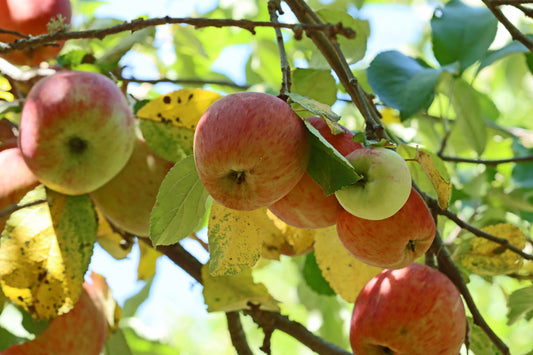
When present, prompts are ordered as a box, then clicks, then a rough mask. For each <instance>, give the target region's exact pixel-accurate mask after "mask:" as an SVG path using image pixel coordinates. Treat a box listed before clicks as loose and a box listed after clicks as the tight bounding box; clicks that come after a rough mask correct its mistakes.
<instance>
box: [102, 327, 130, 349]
mask: <svg viewBox="0 0 533 355" xmlns="http://www.w3.org/2000/svg"><path fill="white" fill-rule="evenodd" d="M115 354H120V355H133V352H132V351H131V349H130V346H129V345H128V341H127V340H126V336H125V335H124V332H123V331H122V329H117V330H115V331H114V332H112V334H111V336H109V337H107V339H106V341H105V344H104V352H103V355H115Z"/></svg>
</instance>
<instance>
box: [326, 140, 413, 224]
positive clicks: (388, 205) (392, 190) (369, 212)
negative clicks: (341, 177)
mask: <svg viewBox="0 0 533 355" xmlns="http://www.w3.org/2000/svg"><path fill="white" fill-rule="evenodd" d="M346 159H347V160H348V161H349V162H350V164H352V166H353V168H354V170H355V172H356V173H358V174H360V175H362V176H363V179H361V180H359V181H358V182H356V183H355V184H352V185H348V186H345V187H342V188H341V189H340V190H337V191H335V196H336V197H337V200H339V203H340V204H341V205H342V207H343V208H344V209H345V210H347V211H348V212H350V213H351V214H353V215H355V216H357V217H360V218H365V219H372V220H379V219H385V218H388V217H390V216H392V215H393V214H395V213H396V212H398V210H400V208H401V207H402V206H403V205H404V204H405V202H406V201H407V199H408V198H409V194H410V193H411V173H410V171H409V167H408V166H407V163H406V162H405V160H404V159H403V158H402V157H401V156H400V155H399V154H398V153H396V152H395V151H393V150H391V149H387V148H362V149H357V150H355V151H353V152H351V153H350V154H348V155H347V156H346Z"/></svg>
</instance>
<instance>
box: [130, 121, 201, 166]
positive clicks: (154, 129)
mask: <svg viewBox="0 0 533 355" xmlns="http://www.w3.org/2000/svg"><path fill="white" fill-rule="evenodd" d="M139 127H140V128H141V132H142V135H143V137H144V138H145V139H146V144H148V146H149V147H150V149H151V150H152V151H153V152H154V153H156V154H157V155H159V156H160V157H162V158H163V159H165V160H168V161H171V162H177V161H180V160H181V159H183V158H185V157H186V156H188V155H191V154H192V147H193V140H194V130H192V129H188V128H185V127H178V126H175V125H173V124H172V123H170V122H155V121H150V120H139Z"/></svg>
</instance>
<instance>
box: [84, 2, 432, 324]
mask: <svg viewBox="0 0 533 355" xmlns="http://www.w3.org/2000/svg"><path fill="white" fill-rule="evenodd" d="M147 4H149V6H147ZM216 4H217V1H213V0H194V1H191V0H177V1H176V0H150V1H149V2H147V1H144V0H133V1H132V0H109V1H108V2H107V3H106V4H105V5H102V6H101V7H100V8H99V9H98V10H97V12H96V16H98V17H107V16H110V17H115V18H119V19H122V20H131V19H134V18H136V17H138V16H142V15H148V16H149V17H159V16H166V15H168V16H172V17H186V16H189V14H190V13H191V12H193V11H196V12H198V13H200V14H201V13H203V12H205V11H209V10H210V9H212V8H213V6H216ZM288 13H289V14H290V11H288ZM378 14H379V21H378V20H377V18H378V16H377V15H378ZM352 15H356V16H358V17H360V18H364V19H368V20H369V21H370V25H371V37H370V41H369V45H368V50H367V56H366V57H365V59H364V62H367V61H369V60H370V59H371V58H373V57H374V56H375V55H376V54H377V53H378V52H380V51H383V50H387V49H401V48H402V47H403V46H406V45H408V44H410V43H413V42H414V41H416V39H417V35H418V34H419V33H420V32H421V29H422V28H423V26H424V25H425V24H427V23H428V20H429V18H430V16H431V10H430V9H429V8H418V9H413V7H407V6H394V7H391V6H388V7H384V6H380V5H368V6H365V7H364V9H363V10H361V11H356V10H354V13H353V14H352ZM282 20H283V21H286V22H294V19H293V18H292V17H290V16H286V17H285V18H283V19H282ZM391 24H392V25H391ZM248 55H249V50H248V49H247V48H246V47H238V48H236V49H235V50H233V51H226V52H224V53H223V55H222V56H221V57H220V58H219V59H218V60H217V62H216V67H217V69H218V70H221V71H222V70H224V71H225V73H226V74H227V75H228V76H229V77H230V78H232V79H234V80H235V81H236V82H238V83H243V82H244V81H245V77H244V63H245V61H246V60H247V56H248ZM126 63H127V64H128V65H129V66H130V67H131V73H132V74H133V75H134V76H136V77H142V78H146V79H157V73H158V72H157V69H156V68H155V66H154V65H153V64H152V63H150V62H149V61H148V60H146V58H143V57H142V56H139V55H135V54H131V55H128V56H127V57H126V58H125V63H123V64H126ZM227 63H231V65H228V64H227ZM241 64H242V65H241ZM174 89H175V87H172V86H162V87H159V88H158V90H159V91H164V90H168V91H171V90H174ZM183 244H184V246H185V247H186V248H187V249H188V250H190V251H191V252H192V253H193V254H195V255H196V256H198V257H199V258H200V259H201V261H202V262H205V261H206V259H207V254H206V253H205V251H203V250H202V249H201V248H200V247H199V245H198V244H197V243H196V242H193V241H184V242H183ZM138 260H139V251H138V249H137V248H135V249H134V251H133V252H132V253H131V255H130V256H129V257H128V258H127V259H125V260H121V261H116V260H114V259H113V258H112V257H111V256H109V255H108V254H107V253H106V252H105V251H103V250H102V249H101V248H99V247H98V246H97V247H96V248H95V253H94V256H93V259H92V263H91V266H90V269H91V270H93V271H96V272H98V273H100V274H102V275H104V276H105V277H106V279H107V281H108V283H109V285H110V287H111V289H112V291H113V294H114V296H115V298H116V299H117V301H118V302H119V304H121V305H122V304H123V303H124V300H125V299H127V298H128V297H130V296H132V295H134V294H135V293H137V292H138V291H139V290H140V288H142V286H143V283H142V282H137V280H136V279H137V274H136V268H137V263H138ZM201 291H202V289H201V286H199V285H197V284H195V282H194V281H193V279H192V278H191V277H190V276H189V275H188V274H186V273H185V272H183V271H182V270H181V269H180V268H179V267H177V266H176V265H174V264H173V263H172V262H170V261H169V260H168V259H166V258H160V259H159V261H158V265H157V276H156V279H155V280H154V284H153V286H152V292H151V294H150V298H149V300H148V301H147V302H145V304H144V305H143V306H142V308H141V309H140V317H141V319H142V320H143V321H144V322H145V323H146V324H147V325H149V326H150V327H151V328H153V329H158V327H165V324H164V323H165V320H170V318H173V317H176V316H178V315H179V314H182V313H186V314H192V315H194V316H195V317H198V318H201V317H205V316H206V312H205V306H204V304H203V298H202V295H201ZM169 310H172V311H171V312H170V313H169ZM172 312H176V314H172ZM199 321H200V320H199ZM160 330H161V331H164V329H160Z"/></svg>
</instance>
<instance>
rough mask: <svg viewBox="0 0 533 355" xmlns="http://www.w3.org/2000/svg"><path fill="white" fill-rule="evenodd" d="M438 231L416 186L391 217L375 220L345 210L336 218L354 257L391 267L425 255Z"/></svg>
mask: <svg viewBox="0 0 533 355" xmlns="http://www.w3.org/2000/svg"><path fill="white" fill-rule="evenodd" d="M435 232H436V227H435V221H434V219H433V217H432V215H431V212H430V211H429V209H428V207H427V205H426V203H425V202H424V200H423V199H422V197H421V196H420V194H419V193H418V192H417V191H416V190H415V189H414V188H412V189H411V194H410V195H409V199H408V200H407V202H406V203H405V204H404V206H403V207H402V208H401V209H400V210H399V211H398V212H396V213H395V214H394V215H392V216H391V217H389V218H386V219H382V220H377V221H374V220H368V219H364V218H359V217H356V216H354V215H352V214H351V213H349V212H347V211H343V212H342V213H341V214H340V216H339V218H338V220H337V234H338V236H339V238H340V240H341V242H342V244H343V245H344V247H345V248H346V249H347V250H348V251H349V252H350V253H351V254H352V255H353V256H354V257H355V258H357V259H358V260H360V261H361V262H364V263H366V264H369V265H372V266H377V267H382V268H388V269H400V268H403V267H405V266H407V265H409V264H410V263H412V262H413V261H415V260H416V259H417V258H418V257H420V256H422V255H424V253H425V252H426V251H427V250H428V249H429V247H430V246H431V244H432V243H433V239H434V238H435Z"/></svg>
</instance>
